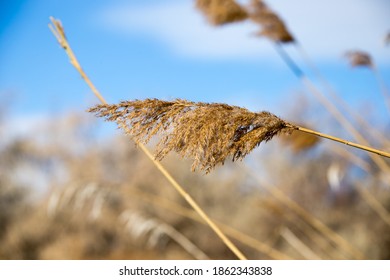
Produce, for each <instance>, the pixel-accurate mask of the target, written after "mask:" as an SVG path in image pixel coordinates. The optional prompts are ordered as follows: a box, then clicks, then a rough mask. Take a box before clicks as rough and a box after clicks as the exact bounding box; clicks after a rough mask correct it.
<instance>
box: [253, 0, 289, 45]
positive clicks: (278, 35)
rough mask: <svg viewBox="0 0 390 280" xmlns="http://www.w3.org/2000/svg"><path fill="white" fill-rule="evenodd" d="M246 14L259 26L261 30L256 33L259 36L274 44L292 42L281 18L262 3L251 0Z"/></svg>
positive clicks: (258, 0) (259, 0)
mask: <svg viewBox="0 0 390 280" xmlns="http://www.w3.org/2000/svg"><path fill="white" fill-rule="evenodd" d="M248 14H249V17H250V19H251V20H252V21H254V22H255V23H257V24H260V26H261V30H260V31H259V32H258V35H259V36H264V37H267V38H268V39H271V40H272V41H274V42H281V43H289V42H294V37H293V36H292V35H291V33H290V32H289V31H288V29H287V27H286V25H285V24H284V22H283V21H282V20H281V18H280V17H279V16H278V15H277V14H276V13H275V12H274V11H272V10H271V9H270V8H269V7H268V6H267V5H266V4H265V3H264V2H263V1H261V0H252V1H251V4H250V7H249V11H248Z"/></svg>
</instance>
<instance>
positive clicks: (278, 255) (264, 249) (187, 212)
mask: <svg viewBox="0 0 390 280" xmlns="http://www.w3.org/2000/svg"><path fill="white" fill-rule="evenodd" d="M129 192H130V193H131V194H132V195H135V196H137V198H140V199H142V200H145V201H146V202H148V203H151V204H152V205H154V206H156V207H159V208H164V209H168V210H170V211H172V212H174V213H176V214H178V215H180V216H183V217H186V218H189V219H191V220H194V221H196V222H199V223H202V224H206V223H205V221H204V220H203V219H201V218H200V217H199V215H197V213H196V212H195V211H193V210H191V209H188V208H186V207H183V206H181V205H179V204H177V203H175V202H173V201H170V200H168V199H166V198H163V197H160V196H157V195H153V194H150V193H147V192H145V191H141V190H130V191H129ZM213 221H214V222H215V223H216V224H217V225H218V226H219V227H220V228H221V229H222V230H223V231H224V232H225V233H226V234H227V235H228V236H230V237H232V238H234V239H236V240H237V241H239V242H241V243H242V244H244V245H246V246H248V247H250V248H252V249H254V250H256V251H258V252H260V253H262V254H264V255H267V256H269V257H270V258H272V259H274V260H291V259H293V258H292V257H290V256H288V255H286V254H285V253H283V252H281V251H279V250H277V249H274V248H272V247H271V246H269V245H267V244H266V243H264V242H261V241H259V240H257V239H255V238H253V237H251V236H249V235H247V234H245V233H243V232H241V231H239V230H236V229H234V228H232V227H230V226H228V225H226V224H223V223H221V222H218V221H215V220H214V219H213Z"/></svg>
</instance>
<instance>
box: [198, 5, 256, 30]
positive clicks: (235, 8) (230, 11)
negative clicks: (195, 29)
mask: <svg viewBox="0 0 390 280" xmlns="http://www.w3.org/2000/svg"><path fill="white" fill-rule="evenodd" d="M196 7H197V8H198V9H199V10H200V11H202V12H203V13H204V15H205V16H206V17H207V19H208V21H209V22H210V23H211V24H213V25H223V24H227V23H232V22H237V21H242V20H245V19H247V18H248V14H247V12H246V10H245V9H244V8H243V7H241V6H240V5H239V4H238V3H236V2H235V1H234V0H196Z"/></svg>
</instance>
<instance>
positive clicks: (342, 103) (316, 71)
mask: <svg viewBox="0 0 390 280" xmlns="http://www.w3.org/2000/svg"><path fill="white" fill-rule="evenodd" d="M294 46H295V48H296V49H297V50H298V52H299V54H300V56H301V57H302V59H303V61H304V62H305V63H306V65H307V66H308V67H309V69H311V71H312V72H313V73H314V75H315V76H316V78H317V79H318V80H319V81H320V82H321V84H322V86H323V87H324V88H325V89H326V91H327V92H328V93H329V94H330V97H331V98H332V99H333V101H334V102H336V103H337V104H338V105H340V106H341V108H342V109H343V110H344V111H345V112H347V113H348V114H349V115H350V116H351V117H353V118H354V119H355V120H356V121H357V122H358V123H359V125H361V126H362V127H363V128H364V129H365V131H367V132H368V133H371V134H372V136H373V137H375V138H376V139H378V140H380V142H381V143H382V144H383V146H389V147H390V140H389V139H387V138H386V137H385V136H384V135H383V133H382V132H381V131H379V130H378V129H376V128H375V127H373V126H372V125H370V124H369V123H368V122H367V120H366V119H364V118H363V117H362V116H361V115H360V114H358V113H356V112H355V111H353V110H352V109H351V107H350V106H349V105H348V104H347V103H346V102H345V101H344V100H343V99H342V98H341V97H340V95H339V94H338V93H337V92H336V91H335V90H334V89H333V88H332V86H331V85H330V84H329V82H328V81H327V80H326V79H325V78H324V76H323V75H322V73H321V71H320V70H319V69H318V67H317V66H316V65H315V63H313V62H312V60H311V58H310V56H309V55H308V54H307V52H306V51H305V49H304V48H303V46H302V45H301V44H300V43H299V42H298V41H295V44H294ZM377 79H378V76H377ZM378 83H379V84H380V85H382V86H381V87H382V92H384V91H386V87H383V85H384V83H382V82H381V77H380V75H379V79H378ZM385 95H386V94H385ZM387 99H388V98H387ZM387 105H388V107H389V108H390V100H389V99H388V102H387ZM389 110H390V109H389Z"/></svg>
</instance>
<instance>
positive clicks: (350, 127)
mask: <svg viewBox="0 0 390 280" xmlns="http://www.w3.org/2000/svg"><path fill="white" fill-rule="evenodd" d="M275 49H276V51H277V52H278V54H279V55H280V57H281V58H282V59H283V61H284V62H285V63H286V65H287V66H288V67H289V69H290V70H291V71H292V72H293V73H294V75H295V76H296V77H297V78H298V79H299V80H300V81H301V82H302V84H303V85H304V86H305V87H306V88H307V89H308V90H309V92H310V93H312V94H313V95H314V96H315V97H316V98H317V99H318V101H319V102H320V103H321V104H322V105H323V106H324V107H325V109H327V110H328V111H329V112H330V113H331V114H332V115H333V117H334V118H335V119H336V120H337V121H338V122H339V123H340V124H341V125H342V126H343V127H344V128H345V129H346V130H347V131H348V132H349V133H351V134H352V136H353V137H354V138H355V139H356V140H357V141H359V142H361V143H363V145H364V147H367V146H368V145H369V142H368V141H367V140H366V138H365V137H364V136H363V135H362V134H361V133H360V132H359V131H357V130H356V129H355V127H354V126H353V125H352V124H351V122H350V121H349V120H348V119H347V118H346V117H345V116H344V115H343V114H342V113H341V112H340V111H339V110H338V109H337V107H336V106H335V105H334V104H333V103H332V102H330V100H329V99H328V98H326V96H325V95H324V94H323V93H322V92H321V91H319V90H318V89H317V88H316V86H315V85H314V84H313V83H312V82H311V80H310V79H309V78H308V77H307V76H306V75H305V73H304V72H303V71H302V70H301V69H300V68H299V67H298V65H297V64H296V63H295V62H294V61H293V60H292V59H291V57H290V56H289V55H288V54H287V52H286V51H285V50H284V49H283V46H282V45H281V44H275ZM337 142H341V141H337ZM341 143H343V142H341ZM344 144H345V143H344ZM358 146H361V145H358ZM356 148H359V147H356ZM369 149H371V148H369ZM369 149H368V150H367V151H369ZM378 151H379V153H378ZM370 152H373V153H374V154H378V155H381V156H385V157H390V154H389V153H387V152H384V151H380V150H376V149H374V151H370ZM374 154H369V155H370V157H371V159H372V160H373V161H374V162H375V163H376V164H377V165H378V167H379V168H380V169H381V170H382V172H383V173H384V174H390V167H389V166H388V165H387V164H386V162H385V161H384V160H383V159H382V158H381V157H379V156H377V155H374Z"/></svg>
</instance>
